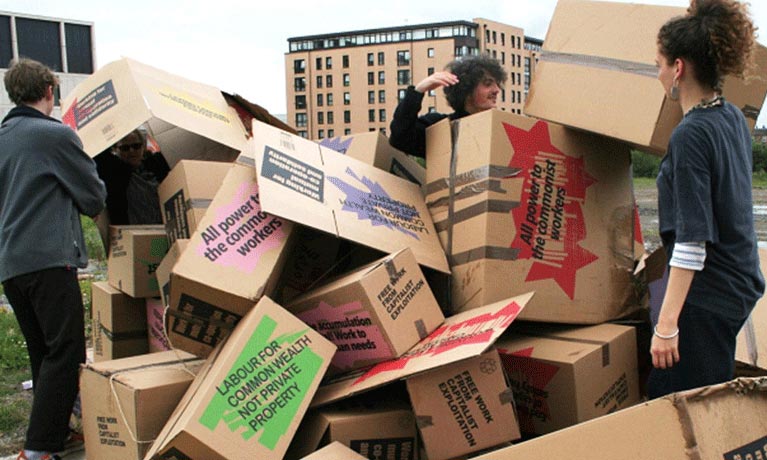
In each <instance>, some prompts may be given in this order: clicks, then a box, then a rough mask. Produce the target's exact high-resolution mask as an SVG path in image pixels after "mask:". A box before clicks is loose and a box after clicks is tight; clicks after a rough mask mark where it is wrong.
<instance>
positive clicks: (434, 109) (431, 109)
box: [429, 107, 437, 113]
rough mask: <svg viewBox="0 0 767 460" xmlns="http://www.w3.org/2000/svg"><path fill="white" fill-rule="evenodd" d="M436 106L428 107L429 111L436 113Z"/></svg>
mask: <svg viewBox="0 0 767 460" xmlns="http://www.w3.org/2000/svg"><path fill="white" fill-rule="evenodd" d="M436 112H437V108H436V107H429V113H436Z"/></svg>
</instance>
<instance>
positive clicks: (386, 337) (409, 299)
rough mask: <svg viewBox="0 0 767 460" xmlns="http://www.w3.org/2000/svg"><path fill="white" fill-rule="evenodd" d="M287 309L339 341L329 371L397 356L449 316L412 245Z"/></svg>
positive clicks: (369, 363) (333, 371) (327, 286)
mask: <svg viewBox="0 0 767 460" xmlns="http://www.w3.org/2000/svg"><path fill="white" fill-rule="evenodd" d="M286 309H287V310H288V311H290V312H291V313H293V314H294V315H296V316H297V317H298V318H300V319H301V321H304V322H305V323H306V324H308V325H309V326H311V327H312V328H314V329H315V330H317V331H319V332H320V333H321V334H322V335H324V336H325V338H326V339H328V340H330V341H331V342H333V343H334V344H336V346H337V347H338V351H337V353H336V355H335V357H334V358H333V362H332V363H331V364H330V370H329V371H328V373H329V374H330V373H333V374H337V373H343V372H348V371H352V370H354V369H360V368H363V367H369V366H371V365H373V364H376V363H379V362H381V361H387V360H390V359H394V358H397V357H399V356H401V355H402V354H404V353H405V352H406V351H408V350H409V349H410V348H412V347H413V345H415V344H416V343H418V341H420V340H422V339H424V338H425V337H426V336H427V335H429V334H430V333H431V332H432V331H434V329H436V328H437V327H438V326H439V325H440V324H442V322H443V321H444V319H445V317H444V316H443V315H442V310H440V308H439V305H438V304H437V301H436V299H435V298H434V295H433V294H432V293H431V289H429V285H428V284H426V280H425V279H424V277H423V273H422V272H421V269H420V267H419V266H418V262H416V260H415V257H414V256H413V253H412V251H410V249H403V250H402V251H400V252H398V253H396V254H392V255H390V256H387V257H385V258H383V259H381V260H378V261H377V262H374V263H373V264H371V265H368V266H366V267H363V268H361V269H359V270H356V271H354V272H352V273H349V274H347V275H345V276H342V277H340V278H338V279H336V280H334V281H332V282H329V283H328V284H325V285H324V286H322V287H320V288H317V289H315V290H312V291H310V292H307V293H306V294H304V295H302V296H300V297H298V298H296V299H294V300H293V301H292V302H290V304H288V305H287V306H286Z"/></svg>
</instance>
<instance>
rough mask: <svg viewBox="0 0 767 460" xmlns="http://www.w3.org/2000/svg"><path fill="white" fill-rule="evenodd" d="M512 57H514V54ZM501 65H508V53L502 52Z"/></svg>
mask: <svg viewBox="0 0 767 460" xmlns="http://www.w3.org/2000/svg"><path fill="white" fill-rule="evenodd" d="M512 56H514V55H513V54H512ZM501 64H506V53H504V52H503V51H501Z"/></svg>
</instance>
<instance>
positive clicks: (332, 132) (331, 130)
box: [328, 129, 336, 137]
mask: <svg viewBox="0 0 767 460" xmlns="http://www.w3.org/2000/svg"><path fill="white" fill-rule="evenodd" d="M328 137H336V130H335V129H329V130H328Z"/></svg>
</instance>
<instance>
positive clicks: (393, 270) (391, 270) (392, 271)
mask: <svg viewBox="0 0 767 460" xmlns="http://www.w3.org/2000/svg"><path fill="white" fill-rule="evenodd" d="M384 267H385V268H386V274H387V275H389V284H395V283H396V282H397V279H398V278H399V277H398V276H397V267H395V266H394V260H393V259H391V258H389V259H386V261H384Z"/></svg>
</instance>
